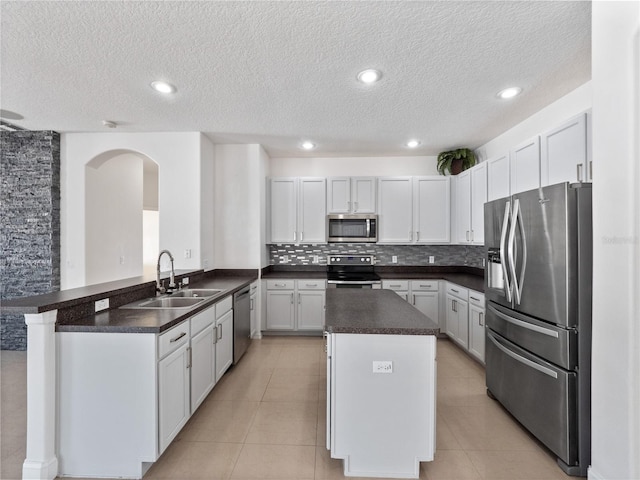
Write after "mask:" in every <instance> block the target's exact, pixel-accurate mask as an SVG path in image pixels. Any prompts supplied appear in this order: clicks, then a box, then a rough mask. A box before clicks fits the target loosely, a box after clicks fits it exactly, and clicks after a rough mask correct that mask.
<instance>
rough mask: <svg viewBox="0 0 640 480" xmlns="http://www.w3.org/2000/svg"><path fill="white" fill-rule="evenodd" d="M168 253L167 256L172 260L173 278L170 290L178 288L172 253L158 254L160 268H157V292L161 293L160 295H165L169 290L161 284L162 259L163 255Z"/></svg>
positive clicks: (171, 277)
mask: <svg viewBox="0 0 640 480" xmlns="http://www.w3.org/2000/svg"><path fill="white" fill-rule="evenodd" d="M164 253H166V254H167V255H169V260H171V276H170V277H169V288H168V289H169V290H173V289H174V288H176V274H175V270H174V269H173V255H171V252H170V251H169V250H162V251H161V252H160V253H159V254H158V266H157V276H156V291H157V292H160V293H165V292H166V291H167V290H166V289H165V288H164V287H163V286H162V283H160V258H162V255H163V254H164Z"/></svg>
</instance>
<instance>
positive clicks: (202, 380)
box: [191, 325, 216, 412]
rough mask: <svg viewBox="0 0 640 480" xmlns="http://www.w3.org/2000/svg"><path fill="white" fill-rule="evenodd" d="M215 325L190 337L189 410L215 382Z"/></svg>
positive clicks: (203, 396) (202, 399) (207, 392)
mask: <svg viewBox="0 0 640 480" xmlns="http://www.w3.org/2000/svg"><path fill="white" fill-rule="evenodd" d="M215 335H216V334H215V327H214V326H213V325H209V326H208V327H207V328H205V329H204V330H203V331H201V332H200V333H198V334H197V335H196V336H194V337H193V338H192V339H191V411H192V412H195V411H196V408H198V406H200V404H201V403H202V402H203V401H204V399H205V398H207V395H208V394H209V392H210V391H211V389H212V388H213V386H214V385H215V383H216V351H215V341H216V336H215Z"/></svg>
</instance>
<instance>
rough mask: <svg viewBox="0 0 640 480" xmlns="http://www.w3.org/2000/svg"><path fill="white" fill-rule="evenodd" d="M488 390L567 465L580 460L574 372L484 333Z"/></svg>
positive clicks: (498, 337) (490, 332)
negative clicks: (485, 335) (485, 338)
mask: <svg viewBox="0 0 640 480" xmlns="http://www.w3.org/2000/svg"><path fill="white" fill-rule="evenodd" d="M486 362H487V388H488V389H489V391H490V392H491V393H492V394H493V396H494V397H495V398H496V399H498V401H500V403H501V404H502V405H503V406H504V407H505V408H506V409H507V410H508V411H509V412H511V414H512V415H513V416H514V417H515V418H516V419H517V420H518V421H519V422H520V423H521V424H522V425H523V426H524V427H525V428H527V429H528V430H529V431H530V432H531V433H532V434H533V435H535V436H536V437H537V438H538V440H540V441H541V442H542V443H544V444H545V445H546V446H547V447H548V448H549V449H550V450H551V451H552V452H554V453H555V454H556V455H557V456H558V458H559V459H560V460H562V461H563V462H564V463H566V464H567V465H575V464H576V463H577V461H578V437H577V434H578V428H577V423H578V422H577V410H576V409H577V400H576V374H575V373H574V372H567V371H565V370H562V369H559V368H557V367H555V366H554V365H552V364H550V363H548V362H545V361H543V360H541V359H539V358H538V357H536V356H534V355H531V354H530V353H528V352H526V351H524V350H523V349H521V348H519V347H517V346H516V345H514V344H513V343H511V342H509V341H508V340H505V339H504V338H502V337H500V336H499V335H496V334H495V333H494V332H492V331H491V330H487V344H486Z"/></svg>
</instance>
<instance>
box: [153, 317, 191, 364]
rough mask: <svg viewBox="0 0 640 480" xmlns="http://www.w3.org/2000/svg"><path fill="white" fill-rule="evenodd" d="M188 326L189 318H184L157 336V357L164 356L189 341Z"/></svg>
mask: <svg viewBox="0 0 640 480" xmlns="http://www.w3.org/2000/svg"><path fill="white" fill-rule="evenodd" d="M189 326H190V322H189V320H185V321H184V322H182V323H180V324H178V325H176V326H175V327H173V328H172V329H170V330H167V331H166V332H164V333H163V334H161V335H160V336H158V359H161V358H162V357H165V356H166V355H168V354H170V353H171V352H173V351H174V350H176V349H178V348H179V347H180V346H182V345H184V344H185V343H187V342H188V341H189V331H190V328H189Z"/></svg>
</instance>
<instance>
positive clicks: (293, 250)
mask: <svg viewBox="0 0 640 480" xmlns="http://www.w3.org/2000/svg"><path fill="white" fill-rule="evenodd" d="M269 253H270V259H271V265H326V264H327V256H328V255H332V254H346V255H348V254H355V255H360V254H362V255H375V256H376V264H377V265H385V266H388V265H396V266H398V265H406V266H426V265H466V266H470V267H478V268H484V265H483V264H482V262H483V259H484V247H483V246H482V245H376V244H368V243H331V244H318V245H289V244H286V245H285V244H273V245H269ZM394 256H395V257H397V260H398V261H397V263H393V257H394ZM430 256H433V257H434V258H433V259H434V262H433V263H431V264H430V263H429V257H430Z"/></svg>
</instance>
